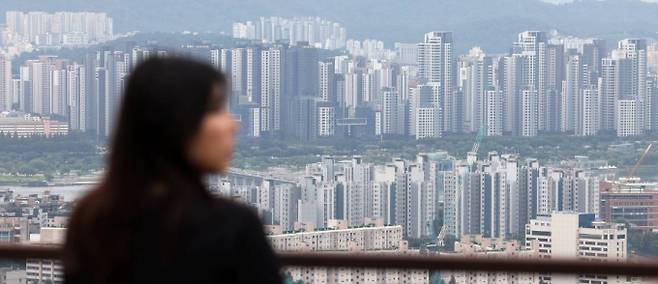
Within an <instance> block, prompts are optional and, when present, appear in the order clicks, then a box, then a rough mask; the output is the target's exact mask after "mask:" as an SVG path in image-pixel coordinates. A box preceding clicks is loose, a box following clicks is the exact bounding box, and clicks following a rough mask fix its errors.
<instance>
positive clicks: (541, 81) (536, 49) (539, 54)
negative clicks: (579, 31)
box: [507, 31, 548, 134]
mask: <svg viewBox="0 0 658 284" xmlns="http://www.w3.org/2000/svg"><path fill="white" fill-rule="evenodd" d="M547 51H548V37H547V35H546V33H545V32H540V31H526V32H522V33H520V34H519V36H518V40H517V41H516V42H515V43H514V45H513V47H512V55H516V56H517V61H520V62H518V63H516V64H512V66H513V67H514V68H516V69H521V70H516V72H513V73H514V75H513V77H510V78H507V79H508V80H516V84H515V85H516V86H514V88H511V89H508V90H507V92H509V93H508V95H507V98H512V101H510V102H509V103H511V104H515V102H514V100H513V98H514V96H515V95H514V94H518V96H521V95H522V93H521V92H522V90H524V89H527V88H529V87H531V88H532V89H534V90H535V92H536V94H535V96H536V101H537V103H536V104H537V112H536V116H537V117H536V120H537V122H536V123H537V126H538V129H539V130H545V129H546V122H547V121H548V120H547V118H546V114H547V113H548V111H547V110H548V97H547V94H546V90H547V83H548V82H547V79H548V62H547V59H548V58H547ZM515 76H520V78H514V77H515ZM518 134H520V133H518Z"/></svg>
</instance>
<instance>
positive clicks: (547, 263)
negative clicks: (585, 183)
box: [0, 245, 658, 277]
mask: <svg viewBox="0 0 658 284" xmlns="http://www.w3.org/2000/svg"><path fill="white" fill-rule="evenodd" d="M60 257H61V248H59V247H55V246H27V245H0V259H28V258H38V259H58V258H60ZM279 260H280V263H281V265H282V266H298V267H329V268H339V267H361V268H374V269H377V268H379V269H383V268H391V269H422V270H437V271H438V270H444V271H445V270H453V271H489V272H521V273H523V272H525V273H563V274H611V275H627V276H645V277H658V262H657V261H646V262H642V263H610V262H587V261H579V260H557V259H544V260H532V259H485V258H469V257H454V256H449V257H446V256H409V255H380V254H377V255H367V254H346V253H279Z"/></svg>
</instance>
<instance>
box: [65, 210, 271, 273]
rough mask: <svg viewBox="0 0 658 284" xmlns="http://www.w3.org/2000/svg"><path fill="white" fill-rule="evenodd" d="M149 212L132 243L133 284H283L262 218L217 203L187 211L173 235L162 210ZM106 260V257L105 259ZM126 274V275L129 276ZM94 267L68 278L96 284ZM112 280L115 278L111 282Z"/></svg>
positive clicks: (249, 212) (130, 267) (129, 268)
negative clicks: (163, 222) (162, 220)
mask: <svg viewBox="0 0 658 284" xmlns="http://www.w3.org/2000/svg"><path fill="white" fill-rule="evenodd" d="M153 208H154V209H153V210H147V212H145V214H144V216H143V218H140V219H141V220H140V221H139V224H141V226H139V229H138V230H137V231H136V232H135V233H134V236H133V237H132V238H131V241H130V246H129V247H130V248H131V250H132V252H131V253H130V254H129V255H130V256H131V261H130V263H131V264H130V265H128V267H125V268H121V269H126V270H125V271H123V272H124V273H125V272H128V273H127V275H129V276H128V278H129V279H130V280H129V281H127V282H129V283H277V284H278V283H282V279H281V276H280V271H279V266H278V263H277V259H276V257H275V255H274V253H273V251H272V248H271V247H270V245H269V243H268V241H267V239H266V237H265V234H264V231H263V226H262V224H261V222H260V220H259V218H258V216H257V214H256V213H255V212H254V211H253V210H252V209H250V208H247V207H246V206H243V205H239V204H237V203H235V202H232V201H228V200H224V199H216V200H210V201H209V200H198V202H195V203H194V206H186V207H185V209H184V211H183V214H181V215H180V216H181V220H180V223H179V224H181V225H180V226H176V227H175V228H177V229H176V231H175V232H174V233H173V234H172V235H171V236H166V235H163V233H162V231H163V230H162V226H161V225H158V221H157V220H159V219H158V218H160V217H159V214H162V212H159V211H161V209H155V208H159V207H157V206H155V207H153ZM99 257H102V256H99ZM124 273H121V274H124ZM93 275H94V267H85V265H84V264H82V267H80V269H79V270H78V271H76V272H75V273H67V274H66V275H65V278H66V283H73V284H76V283H90V282H91V281H92V280H91V279H92V278H93V277H94V276H93ZM110 278H112V277H110Z"/></svg>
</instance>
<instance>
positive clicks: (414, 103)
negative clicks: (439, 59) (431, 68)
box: [409, 83, 446, 139]
mask: <svg viewBox="0 0 658 284" xmlns="http://www.w3.org/2000/svg"><path fill="white" fill-rule="evenodd" d="M409 100H410V103H409V114H410V120H409V130H410V134H411V135H412V136H414V137H415V138H416V139H424V138H436V137H440V136H441V135H442V133H443V132H444V128H443V124H442V121H443V120H442V118H443V117H444V116H445V115H446V114H445V112H443V110H442V109H441V107H440V106H441V86H440V83H428V84H426V85H419V86H418V87H416V88H415V89H413V91H412V93H411V98H410V99H409Z"/></svg>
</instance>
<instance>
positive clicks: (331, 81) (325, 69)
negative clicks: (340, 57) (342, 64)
mask: <svg viewBox="0 0 658 284" xmlns="http://www.w3.org/2000/svg"><path fill="white" fill-rule="evenodd" d="M318 68H319V69H318V76H319V78H318V97H320V98H321V99H322V100H324V101H327V102H330V103H332V104H335V103H336V102H337V97H336V78H335V75H336V68H335V65H334V60H333V59H327V60H323V61H320V62H319V63H318Z"/></svg>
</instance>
